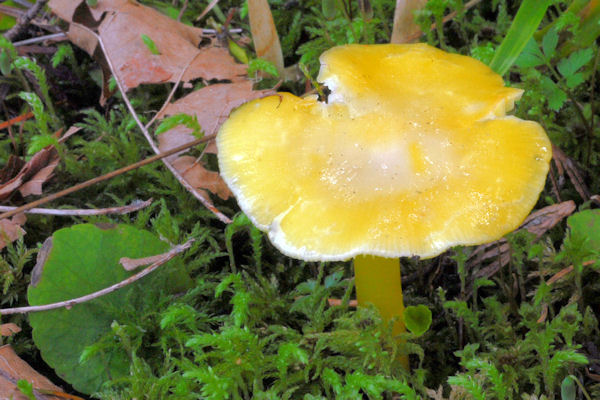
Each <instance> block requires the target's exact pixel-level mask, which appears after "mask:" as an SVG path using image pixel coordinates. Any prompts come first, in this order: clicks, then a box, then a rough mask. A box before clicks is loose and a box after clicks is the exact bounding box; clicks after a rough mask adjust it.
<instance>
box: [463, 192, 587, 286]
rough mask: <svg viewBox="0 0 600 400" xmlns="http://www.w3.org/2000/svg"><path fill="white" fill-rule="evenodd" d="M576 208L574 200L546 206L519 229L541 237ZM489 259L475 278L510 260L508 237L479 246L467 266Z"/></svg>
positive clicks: (493, 271)
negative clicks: (488, 262) (489, 261)
mask: <svg viewBox="0 0 600 400" xmlns="http://www.w3.org/2000/svg"><path fill="white" fill-rule="evenodd" d="M575 208H576V207H575V202H573V201H572V200H569V201H565V202H562V203H559V204H553V205H551V206H548V207H544V208H542V209H540V210H537V211H535V212H533V213H531V214H530V215H529V217H527V219H525V221H524V222H523V224H521V226H520V227H519V229H526V230H528V231H529V232H531V233H533V234H535V235H536V238H540V237H541V236H542V235H543V234H544V233H546V232H547V231H548V230H550V229H552V228H553V227H554V226H555V225H556V224H558V223H559V222H560V221H562V220H563V219H564V218H566V217H568V216H569V215H571V214H572V213H573V211H575ZM488 260H493V261H492V262H491V263H490V264H489V265H486V266H485V267H483V268H481V269H480V270H479V271H477V272H476V273H475V278H490V277H492V276H493V275H494V274H496V273H497V272H498V271H499V270H500V269H501V268H502V267H504V266H505V265H507V264H508V263H509V262H510V246H509V244H508V242H507V241H506V239H504V238H502V239H500V240H497V241H495V242H492V243H487V244H482V245H481V246H478V247H477V248H476V249H475V251H473V253H472V254H471V256H470V257H469V260H468V261H467V268H474V267H475V266H477V265H481V263H483V262H485V261H488ZM467 292H468V293H470V292H471V289H470V288H469V289H468V290H467Z"/></svg>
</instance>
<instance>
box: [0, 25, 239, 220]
mask: <svg viewBox="0 0 600 400" xmlns="http://www.w3.org/2000/svg"><path fill="white" fill-rule="evenodd" d="M75 25H77V26H79V27H81V28H82V29H85V30H86V31H88V32H90V33H91V34H92V35H94V37H95V38H96V40H98V44H99V45H100V48H101V49H102V52H103V53H104V56H105V58H106V64H107V65H108V67H109V68H110V71H111V72H112V74H113V76H114V77H115V82H116V83H117V86H118V87H119V91H120V92H121V96H122V97H123V101H124V102H125V105H126V106H127V109H128V110H129V112H130V114H131V116H132V118H133V119H134V120H135V122H136V124H137V126H138V127H139V128H140V130H141V131H142V134H143V135H144V137H145V138H146V140H147V141H148V143H149V144H150V147H152V150H153V151H154V152H155V153H156V154H159V153H160V150H159V148H158V146H157V145H156V143H154V140H153V139H152V136H151V135H150V132H148V129H146V127H145V126H144V124H142V121H140V119H139V117H138V115H137V113H136V112H135V109H134V108H133V105H132V104H131V101H129V97H127V93H126V91H125V88H124V87H123V84H122V82H121V79H119V77H118V75H117V74H116V72H115V71H116V69H115V67H114V65H113V63H112V61H111V59H110V56H109V54H108V51H107V50H106V46H105V45H104V41H103V40H102V37H100V35H98V34H97V33H96V32H94V31H93V30H91V29H90V28H88V27H87V26H85V25H81V24H75ZM162 162H163V164H164V165H165V167H167V169H168V170H169V171H170V172H171V173H172V174H173V176H175V178H176V179H177V180H178V181H179V183H181V184H182V185H183V187H185V188H186V190H187V191H188V192H190V193H191V194H192V195H193V196H194V197H195V198H196V199H198V200H199V201H200V203H202V205H203V206H204V207H206V208H207V209H209V210H210V211H211V212H212V213H213V214H214V215H215V216H216V217H217V218H218V219H219V220H220V221H221V222H223V223H226V224H230V223H231V219H230V218H229V217H228V216H226V215H225V214H223V213H222V212H221V211H219V210H218V209H217V208H216V207H215V206H214V205H212V204H211V202H210V201H209V200H208V199H207V198H206V197H204V196H203V195H202V194H201V193H200V192H199V191H198V190H196V188H194V187H193V186H192V185H191V184H190V183H189V182H188V181H187V180H186V179H185V178H184V177H183V176H182V175H181V174H180V173H179V171H177V169H175V167H174V166H173V165H172V164H171V163H170V162H168V161H167V160H165V159H162ZM1 217H2V215H0V218H1Z"/></svg>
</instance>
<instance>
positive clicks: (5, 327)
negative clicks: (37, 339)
mask: <svg viewBox="0 0 600 400" xmlns="http://www.w3.org/2000/svg"><path fill="white" fill-rule="evenodd" d="M19 332H21V328H19V325H17V324H13V323H12V322H9V323H7V324H1V325H0V335H2V336H12V335H14V334H15V333H19Z"/></svg>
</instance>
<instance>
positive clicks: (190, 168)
mask: <svg viewBox="0 0 600 400" xmlns="http://www.w3.org/2000/svg"><path fill="white" fill-rule="evenodd" d="M172 164H173V167H175V169H177V171H179V173H180V174H181V175H182V176H183V178H184V179H185V180H186V181H188V182H189V184H190V185H192V186H193V187H194V188H196V189H199V190H203V189H206V190H208V191H210V192H211V193H214V194H216V195H217V196H219V197H220V198H221V199H223V200H227V199H228V198H229V197H231V191H230V190H229V188H228V187H227V184H225V182H224V181H223V179H222V178H221V175H219V174H218V173H217V172H214V171H209V170H207V169H206V168H204V165H202V162H201V161H199V160H196V158H194V157H191V156H182V157H179V158H178V159H176V160H175V161H173V163H172ZM203 191H204V190H203ZM207 197H208V196H207Z"/></svg>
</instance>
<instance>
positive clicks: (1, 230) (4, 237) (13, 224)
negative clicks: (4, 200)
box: [0, 214, 25, 249]
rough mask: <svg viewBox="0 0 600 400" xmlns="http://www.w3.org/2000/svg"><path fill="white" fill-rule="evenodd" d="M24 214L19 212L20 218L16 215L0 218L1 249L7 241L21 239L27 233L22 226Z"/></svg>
mask: <svg viewBox="0 0 600 400" xmlns="http://www.w3.org/2000/svg"><path fill="white" fill-rule="evenodd" d="M22 215H23V214H19V216H18V218H17V219H15V217H17V216H16V215H15V217H13V218H11V219H0V249H3V248H5V247H6V241H8V242H9V243H12V242H14V241H15V240H17V239H19V238H20V237H22V236H23V235H25V230H24V229H23V228H21V225H22V224H21V223H19V222H21V219H22V218H23V217H22Z"/></svg>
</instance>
